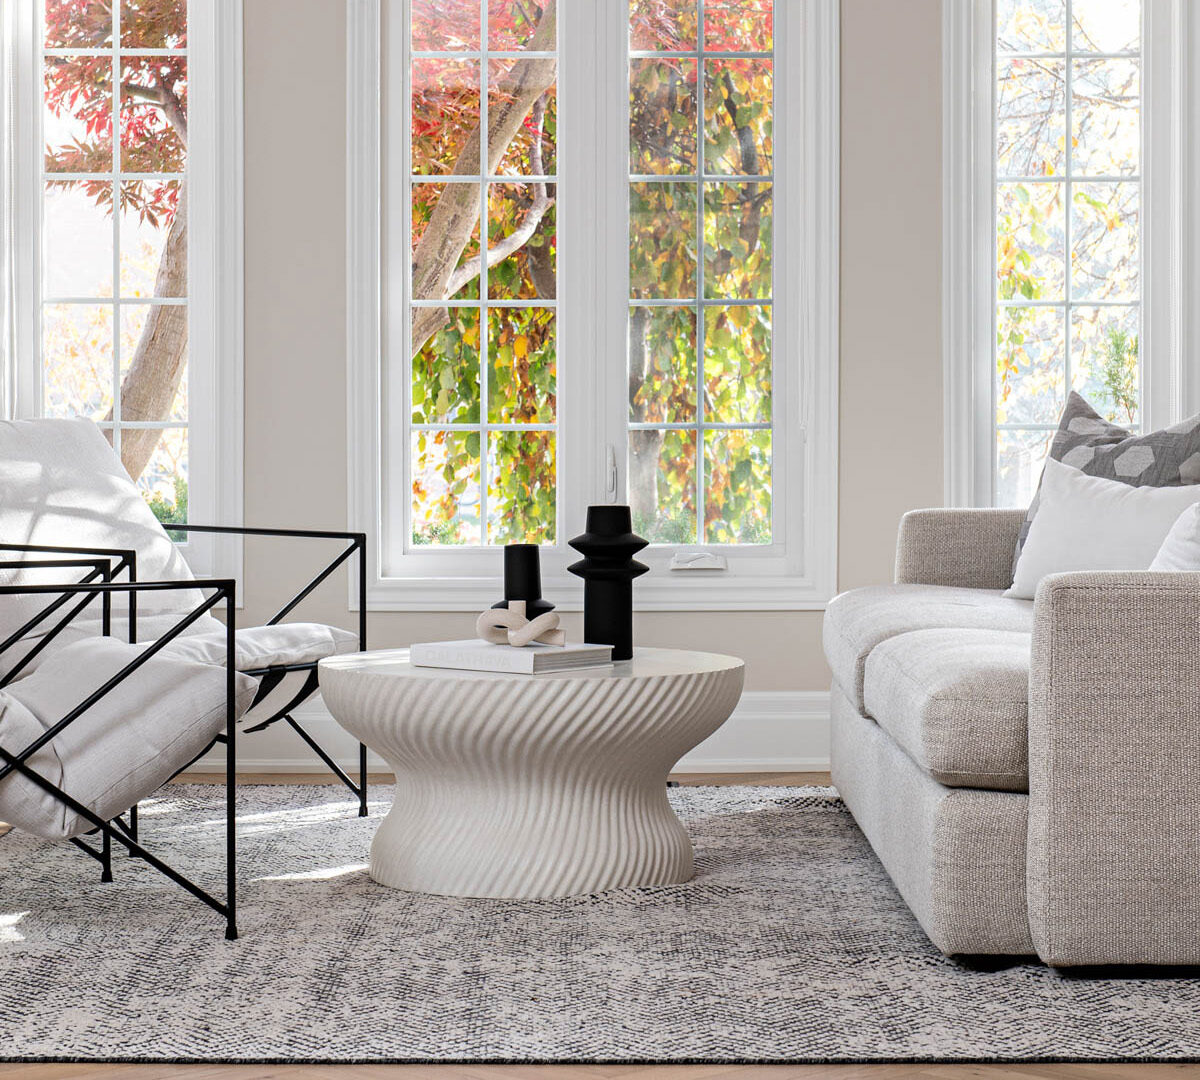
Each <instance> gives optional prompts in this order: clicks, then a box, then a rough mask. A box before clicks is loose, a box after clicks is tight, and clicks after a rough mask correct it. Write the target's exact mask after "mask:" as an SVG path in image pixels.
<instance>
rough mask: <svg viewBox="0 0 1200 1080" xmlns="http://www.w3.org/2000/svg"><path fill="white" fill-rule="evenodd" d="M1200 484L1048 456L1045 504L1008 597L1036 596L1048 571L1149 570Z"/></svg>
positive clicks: (1196, 498)
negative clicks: (1142, 480) (1131, 477)
mask: <svg viewBox="0 0 1200 1080" xmlns="http://www.w3.org/2000/svg"><path fill="white" fill-rule="evenodd" d="M1197 502H1200V485H1196V484H1191V485H1189V486H1187V487H1167V488H1157V487H1130V486H1129V485H1128V484H1119V483H1116V482H1115V481H1113V480H1105V479H1103V478H1101V477H1099V476H1085V475H1084V474H1083V473H1081V472H1080V471H1079V470H1078V469H1072V468H1071V467H1070V466H1069V465H1063V464H1061V463H1060V462H1057V461H1053V460H1051V461H1047V462H1046V470H1045V472H1043V473H1042V490H1041V505H1040V506H1039V508H1038V512H1037V517H1035V518H1034V519H1033V527H1032V528H1031V529H1030V530H1029V536H1028V538H1027V539H1026V541H1025V546H1024V548H1023V549H1022V550H1021V557H1020V558H1019V559H1018V560H1017V572H1016V575H1015V576H1014V578H1013V583H1012V588H1011V589H1009V590H1008V592H1007V593H1006V594H1005V595H1006V596H1011V597H1016V598H1018V599H1025V600H1032V599H1033V597H1034V596H1035V595H1036V594H1037V587H1038V584H1039V583H1040V582H1041V580H1042V578H1044V577H1045V576H1046V575H1047V574H1061V573H1064V572H1067V571H1071V570H1148V569H1150V564H1151V563H1152V562H1153V561H1154V558H1155V556H1156V554H1157V553H1158V550H1159V548H1160V547H1162V544H1163V541H1164V540H1165V539H1166V537H1167V534H1168V533H1169V532H1170V531H1171V527H1172V526H1173V525H1174V524H1175V522H1176V521H1177V520H1178V518H1179V516H1180V515H1181V514H1182V513H1183V512H1184V511H1185V510H1186V509H1187V508H1188V507H1189V506H1192V505H1194V504H1195V503H1197Z"/></svg>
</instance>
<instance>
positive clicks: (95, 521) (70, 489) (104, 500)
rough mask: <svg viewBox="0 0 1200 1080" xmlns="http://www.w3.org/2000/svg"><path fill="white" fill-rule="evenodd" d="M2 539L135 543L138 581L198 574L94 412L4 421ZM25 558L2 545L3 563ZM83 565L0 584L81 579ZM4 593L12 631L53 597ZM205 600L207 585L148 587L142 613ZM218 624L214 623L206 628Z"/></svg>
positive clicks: (7, 574) (4, 626) (120, 604)
mask: <svg viewBox="0 0 1200 1080" xmlns="http://www.w3.org/2000/svg"><path fill="white" fill-rule="evenodd" d="M0 542H3V543H7V544H53V545H61V546H71V545H80V546H83V547H105V548H127V549H128V548H132V549H133V550H134V551H136V552H137V573H138V579H139V580H140V581H168V580H170V581H186V580H190V579H191V577H192V572H191V570H190V569H189V568H188V565H187V563H186V562H185V561H184V558H183V556H182V555H181V554H180V552H179V549H178V548H177V547H176V546H175V545H174V544H173V543H172V542H171V538H170V537H169V536H168V535H167V534H166V532H165V531H164V530H163V528H162V526H161V525H160V524H159V523H158V519H157V518H155V516H154V514H153V512H152V511H151V509H150V507H149V506H147V505H146V500H145V499H144V498H142V493H141V492H140V491H139V490H138V489H137V485H135V484H134V483H133V481H132V480H130V479H129V474H128V473H127V472H126V471H125V469H124V467H123V466H122V465H121V461H120V459H119V458H118V457H117V455H116V454H115V453H114V452H113V448H112V447H111V446H110V445H109V443H108V440H107V439H105V437H104V434H103V433H102V432H101V431H100V429H99V428H98V427H97V426H96V425H95V424H93V423H92V422H91V421H90V420H86V419H76V420H8V421H3V422H0ZM21 557H22V556H21V555H20V554H19V553H15V552H0V560H3V561H8V560H12V559H20V558H21ZM26 557H28V558H32V557H33V556H26ZM49 557H51V558H53V557H54V556H49ZM63 557H64V558H65V557H67V556H63ZM84 572H85V571H84V570H82V569H77V568H72V569H69V570H44V571H31V570H27V571H20V570H3V571H0V584H5V585H18V584H21V585H26V584H51V583H60V582H64V581H78V580H79V578H80V577H82V576H83V574H84ZM122 580H124V576H122ZM2 599H3V604H0V637H6V636H8V634H11V633H12V632H13V631H15V630H16V629H17V628H18V627H20V626H21V625H22V624H23V623H24V622H26V621H27V620H28V619H30V618H32V616H33V615H34V614H36V613H37V612H38V611H40V610H41V609H42V608H44V607H45V605H46V604H47V603H49V602H50V601H51V600H52V599H53V597H44V598H35V597H30V596H5V597H3V598H2ZM201 599H202V594H201V593H199V592H196V591H194V590H189V589H181V590H178V591H175V590H171V591H167V592H144V593H142V594H141V596H140V597H139V599H138V612H139V614H140V615H147V616H151V615H155V614H162V613H165V612H186V611H188V610H190V609H192V608H194V607H195V606H196V605H197V604H199V603H200V601H201ZM113 610H114V612H123V611H124V610H125V598H124V597H123V596H122V597H118V598H117V599H114V601H113ZM82 618H83V617H81V619H82ZM171 621H174V620H171ZM201 621H202V622H203V621H204V620H201ZM49 625H53V623H50V624H49ZM76 625H82V622H80V623H77V624H76ZM117 625H118V626H119V622H118V623H117ZM215 626H216V623H215V622H213V623H212V625H206V626H205V628H206V629H214V628H215ZM46 629H47V626H46V625H43V626H42V627H40V628H39V630H40V632H45V630H46ZM141 636H143V637H149V636H152V635H149V634H144V635H141Z"/></svg>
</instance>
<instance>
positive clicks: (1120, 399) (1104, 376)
mask: <svg viewBox="0 0 1200 1080" xmlns="http://www.w3.org/2000/svg"><path fill="white" fill-rule="evenodd" d="M1099 374H1100V379H1101V382H1102V383H1103V386H1104V390H1105V396H1106V398H1107V399H1108V401H1109V403H1110V404H1111V405H1112V407H1113V409H1114V410H1117V411H1119V412H1120V413H1122V414H1123V418H1124V419H1125V421H1126V422H1127V423H1130V424H1132V423H1134V422H1135V421H1136V420H1137V411H1138V378H1137V376H1138V338H1137V335H1136V334H1129V333H1127V332H1126V331H1125V330H1123V329H1121V328H1120V327H1115V326H1114V327H1110V328H1109V331H1108V334H1107V335H1106V337H1105V339H1104V351H1103V353H1102V355H1101V362H1100V372H1099Z"/></svg>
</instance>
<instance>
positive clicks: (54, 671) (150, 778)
mask: <svg viewBox="0 0 1200 1080" xmlns="http://www.w3.org/2000/svg"><path fill="white" fill-rule="evenodd" d="M141 651H142V647H141V646H138V645H128V644H125V643H123V642H120V641H114V640H113V639H112V638H91V639H88V640H85V641H77V642H75V643H74V644H71V645H67V646H65V647H63V648H62V649H59V650H58V651H56V652H55V653H54V654H53V655H52V656H50V657H48V658H47V659H46V660H45V662H44V663H42V664H40V665H39V666H38V669H37V671H35V672H34V673H33V674H32V675H28V676H26V677H25V678H22V679H18V680H16V681H15V682H13V683H12V684H10V685H9V686H8V687H6V688H5V689H4V690H0V744H3V746H4V748H5V749H6V750H8V751H9V752H10V753H12V752H17V751H20V750H23V749H24V748H25V747H26V746H28V745H29V744H30V743H32V742H33V741H34V740H35V739H37V738H38V737H40V736H41V735H42V734H43V733H44V732H45V731H46V730H47V729H48V728H50V727H51V726H53V725H54V724H56V723H58V721H59V720H61V719H62V718H63V717H64V716H66V715H67V714H68V713H69V712H70V711H71V710H72V709H74V708H75V707H76V706H77V705H79V703H80V702H82V701H83V700H84V699H85V698H87V697H88V695H89V694H91V693H92V692H93V691H95V690H96V689H98V688H99V687H101V686H102V685H104V683H105V682H106V681H107V680H108V679H110V678H111V677H112V676H113V675H115V674H116V673H117V672H119V671H120V670H121V669H122V668H123V667H125V665H127V664H128V663H130V661H132V660H133V659H134V658H135V657H137V656H138V654H139V653H140V652H141ZM255 686H256V683H255V681H254V680H253V679H252V678H250V677H249V676H246V675H238V676H237V678H236V682H235V684H234V694H235V699H234V705H235V713H236V716H241V714H242V713H243V712H244V711H245V710H246V708H247V707H248V706H249V704H250V701H251V700H252V699H253V697H254V691H255ZM236 716H235V719H236ZM226 722H227V714H226V700H225V672H224V670H223V669H221V668H215V667H212V666H211V665H208V664H197V663H187V662H184V661H179V660H163V659H160V658H159V657H158V656H155V657H152V658H151V659H149V660H147V661H146V663H145V664H143V665H142V666H141V667H140V668H138V669H137V670H136V671H134V672H133V673H132V674H130V675H129V676H127V677H126V679H125V680H124V681H122V682H121V683H119V684H118V685H117V686H116V687H114V688H113V689H112V690H111V691H110V692H109V693H107V694H105V695H104V696H103V697H102V698H100V700H99V701H97V702H96V703H95V704H94V705H92V706H91V707H90V708H89V709H87V711H86V712H84V713H83V714H82V715H81V716H79V717H78V719H76V720H75V721H74V722H72V723H71V724H70V725H69V726H68V727H67V728H66V729H64V730H63V731H61V732H60V733H59V734H58V735H57V736H55V738H54V739H52V740H51V741H50V742H49V743H47V744H46V745H45V746H44V747H42V748H41V749H40V750H39V751H38V752H37V753H35V754H34V755H33V757H32V758H31V759H30V761H29V765H30V768H32V769H33V770H34V771H35V772H37V773H39V774H41V775H42V776H43V777H45V778H46V779H47V780H49V781H51V783H53V784H55V785H57V786H58V787H60V788H62V790H63V791H65V792H66V793H67V794H68V795H70V796H72V797H73V798H74V799H76V800H77V801H79V802H81V803H83V804H84V805H85V806H86V807H88V808H89V809H90V810H92V811H93V812H95V813H96V814H98V815H99V816H100V817H101V818H103V819H105V820H111V819H112V818H113V817H115V816H116V815H118V814H122V813H124V812H125V811H126V810H128V809H129V807H131V806H132V805H133V804H134V803H135V802H137V801H138V800H140V799H143V798H145V797H146V796H147V795H150V794H151V793H153V792H154V791H156V790H157V789H158V788H159V787H161V786H162V784H164V783H165V782H166V781H167V780H169V779H170V778H171V777H172V776H173V775H174V774H175V773H176V772H178V771H179V770H180V769H182V768H184V767H185V766H186V765H189V764H190V763H191V762H192V761H194V760H195V758H196V757H197V756H198V755H199V754H201V753H203V751H204V750H205V749H206V748H207V747H208V746H209V745H210V744H211V743H212V741H213V739H214V738H215V737H216V736H217V734H218V733H219V732H220V731H222V730H224V728H225V726H226ZM0 820H2V821H7V822H8V823H9V824H11V825H15V826H16V827H17V828H19V829H23V830H25V831H26V832H30V833H33V834H34V835H35V836H41V837H44V838H46V839H51V840H55V839H67V838H69V837H72V836H78V835H79V834H80V833H84V832H88V831H89V830H90V829H91V828H92V827H93V826H92V824H91V822H89V821H88V819H87V818H84V817H82V816H80V815H79V814H77V813H76V812H75V811H73V810H71V809H70V808H69V807H67V806H64V805H63V804H62V803H61V802H59V801H58V800H57V799H55V798H54V797H53V796H51V795H49V794H48V793H46V792H44V791H42V789H41V788H39V787H38V786H37V785H35V784H34V783H33V782H32V781H31V780H29V779H27V778H26V777H24V776H22V775H20V774H16V773H13V774H10V775H9V776H7V777H5V778H4V779H3V780H2V781H0Z"/></svg>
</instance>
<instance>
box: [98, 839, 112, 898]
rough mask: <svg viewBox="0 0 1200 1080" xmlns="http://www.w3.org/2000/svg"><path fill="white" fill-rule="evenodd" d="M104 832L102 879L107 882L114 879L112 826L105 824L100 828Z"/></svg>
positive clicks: (101, 855)
mask: <svg viewBox="0 0 1200 1080" xmlns="http://www.w3.org/2000/svg"><path fill="white" fill-rule="evenodd" d="M100 831H101V832H102V833H103V834H104V837H103V840H102V841H101V846H100V866H101V868H102V869H101V870H100V880H101V881H102V882H104V883H105V884H107V883H108V882H110V881H112V879H113V876H112V826H111V825H105V826H104V828H103V829H101V830H100Z"/></svg>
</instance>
